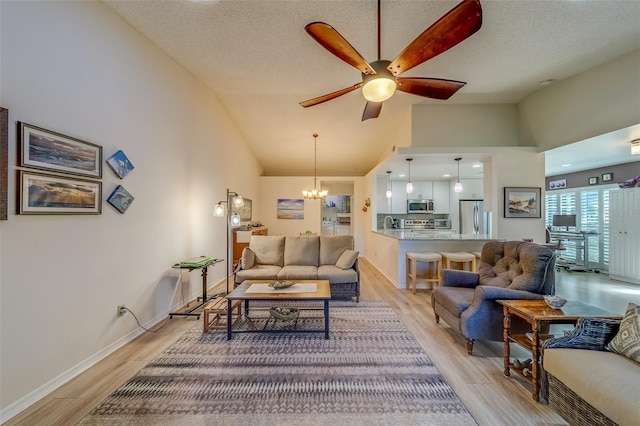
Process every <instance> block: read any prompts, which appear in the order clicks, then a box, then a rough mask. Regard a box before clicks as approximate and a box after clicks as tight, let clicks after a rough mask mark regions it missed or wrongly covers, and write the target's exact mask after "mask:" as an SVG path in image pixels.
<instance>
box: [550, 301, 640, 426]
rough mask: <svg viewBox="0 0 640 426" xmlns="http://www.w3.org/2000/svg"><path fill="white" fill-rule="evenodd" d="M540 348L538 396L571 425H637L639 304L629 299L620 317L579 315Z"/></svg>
mask: <svg viewBox="0 0 640 426" xmlns="http://www.w3.org/2000/svg"><path fill="white" fill-rule="evenodd" d="M542 347H543V358H542V359H543V362H542V365H543V373H544V376H546V378H544V381H543V389H542V391H543V394H542V395H541V397H542V399H547V400H548V401H549V405H550V406H551V407H552V408H553V409H554V410H555V411H557V412H558V413H559V414H560V415H561V416H562V417H563V418H564V419H565V420H567V421H568V422H569V423H570V424H572V425H621V426H624V425H637V424H639V422H640V306H638V305H635V304H633V303H630V304H629V307H628V308H627V311H626V313H625V315H624V317H623V319H622V321H617V320H610V319H600V318H580V320H578V322H577V324H576V327H575V329H574V330H573V331H571V332H570V333H567V334H566V335H564V336H562V337H558V338H555V339H549V340H546V341H545V342H544V343H543V345H542ZM545 384H546V386H545Z"/></svg>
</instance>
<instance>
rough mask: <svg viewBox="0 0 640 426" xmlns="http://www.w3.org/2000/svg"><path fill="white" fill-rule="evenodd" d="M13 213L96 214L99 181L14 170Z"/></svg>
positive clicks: (100, 207) (98, 201) (98, 199)
mask: <svg viewBox="0 0 640 426" xmlns="http://www.w3.org/2000/svg"><path fill="white" fill-rule="evenodd" d="M16 207H17V208H16V213H17V214H100V213H102V183H101V182H96V181H91V180H84V179H77V178H72V177H63V176H55V175H47V174H44V173H35V172H31V171H26V170H18V203H17V206H16Z"/></svg>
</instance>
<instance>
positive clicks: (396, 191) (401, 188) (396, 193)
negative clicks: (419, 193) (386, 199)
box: [391, 182, 415, 214]
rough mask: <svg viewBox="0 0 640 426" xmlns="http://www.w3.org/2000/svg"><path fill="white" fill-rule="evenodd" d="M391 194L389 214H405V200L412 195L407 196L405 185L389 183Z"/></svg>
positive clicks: (403, 183)
mask: <svg viewBox="0 0 640 426" xmlns="http://www.w3.org/2000/svg"><path fill="white" fill-rule="evenodd" d="M413 192H414V193H415V187H414V190H413ZM391 194H392V195H391V213H394V214H407V198H408V197H409V198H410V197H411V195H413V194H411V195H407V183H406V182H391Z"/></svg>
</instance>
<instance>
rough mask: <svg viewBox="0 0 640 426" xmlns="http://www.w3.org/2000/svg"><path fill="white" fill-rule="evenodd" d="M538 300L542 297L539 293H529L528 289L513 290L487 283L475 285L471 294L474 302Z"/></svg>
mask: <svg viewBox="0 0 640 426" xmlns="http://www.w3.org/2000/svg"><path fill="white" fill-rule="evenodd" d="M500 299H505V300H521V299H527V300H539V299H544V297H543V296H542V295H541V294H538V293H531V292H530V291H524V290H514V289H511V288H506V287H493V286H489V285H480V286H478V287H476V292H475V294H474V295H473V300H474V303H475V301H476V300H478V301H482V300H500Z"/></svg>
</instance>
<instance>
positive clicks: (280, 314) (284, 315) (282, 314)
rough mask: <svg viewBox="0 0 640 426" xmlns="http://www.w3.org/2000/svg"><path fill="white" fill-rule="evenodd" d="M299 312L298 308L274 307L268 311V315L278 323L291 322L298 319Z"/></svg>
mask: <svg viewBox="0 0 640 426" xmlns="http://www.w3.org/2000/svg"><path fill="white" fill-rule="evenodd" d="M299 313H300V311H299V310H298V308H287V307H284V306H276V307H273V308H271V309H269V314H270V315H271V316H272V317H273V318H275V319H277V320H280V321H291V320H294V319H296V318H298V314H299Z"/></svg>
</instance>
